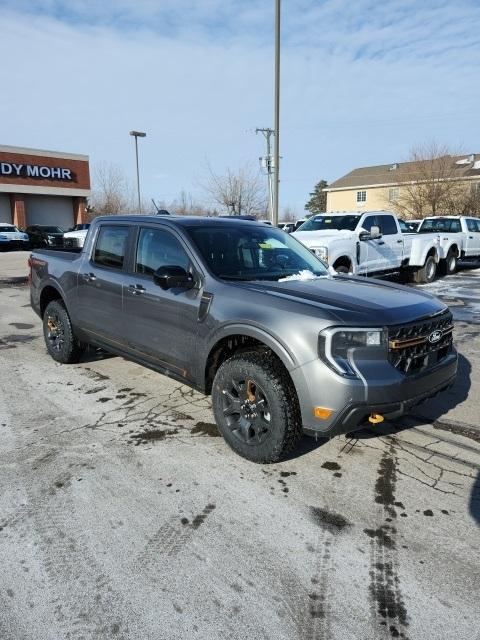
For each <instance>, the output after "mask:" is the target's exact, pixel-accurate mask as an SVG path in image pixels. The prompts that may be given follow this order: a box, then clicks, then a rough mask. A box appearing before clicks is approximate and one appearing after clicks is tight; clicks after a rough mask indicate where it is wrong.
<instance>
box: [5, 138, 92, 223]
mask: <svg viewBox="0 0 480 640" xmlns="http://www.w3.org/2000/svg"><path fill="white" fill-rule="evenodd" d="M90 193H91V192H90V169H89V162H88V156H84V155H78V154H74V153H61V152H56V151H43V150H40V149H25V148H21V147H8V146H2V145H0V223H2V222H10V223H13V224H15V225H16V226H17V227H20V228H22V229H24V228H25V227H28V226H30V225H34V224H48V225H57V226H59V227H62V228H63V229H68V228H70V227H72V226H73V225H74V224H79V223H81V222H87V221H88V219H87V198H88V197H89V196H90Z"/></svg>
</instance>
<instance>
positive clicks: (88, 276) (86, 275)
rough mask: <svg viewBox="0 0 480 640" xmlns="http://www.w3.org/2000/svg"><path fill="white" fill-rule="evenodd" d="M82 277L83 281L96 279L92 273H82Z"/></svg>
mask: <svg viewBox="0 0 480 640" xmlns="http://www.w3.org/2000/svg"><path fill="white" fill-rule="evenodd" d="M82 278H83V279H84V280H85V282H93V281H94V280H96V279H97V276H96V275H95V274H94V273H82Z"/></svg>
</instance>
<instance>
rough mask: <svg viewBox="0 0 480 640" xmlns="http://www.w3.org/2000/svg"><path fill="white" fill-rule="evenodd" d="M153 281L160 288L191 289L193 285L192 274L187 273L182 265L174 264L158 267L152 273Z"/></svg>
mask: <svg viewBox="0 0 480 640" xmlns="http://www.w3.org/2000/svg"><path fill="white" fill-rule="evenodd" d="M153 281H154V283H155V284H156V285H158V286H159V287H160V288H161V289H163V290H167V289H175V288H178V289H191V288H192V287H193V284H194V283H193V276H192V274H191V273H187V271H185V269H183V267H178V266H176V265H165V266H164V267H159V268H158V269H157V270H156V271H155V273H154V274H153Z"/></svg>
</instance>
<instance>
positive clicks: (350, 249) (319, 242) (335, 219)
mask: <svg viewBox="0 0 480 640" xmlns="http://www.w3.org/2000/svg"><path fill="white" fill-rule="evenodd" d="M293 235H294V236H295V238H297V240H300V242H302V243H303V244H304V245H305V246H306V247H308V248H309V249H310V250H311V251H313V252H314V253H315V254H316V255H317V256H318V257H319V258H320V259H321V260H323V261H324V262H327V263H328V264H329V265H330V266H332V267H333V268H334V269H335V270H336V271H339V272H344V273H355V274H358V275H383V274H387V273H393V272H398V271H401V272H404V273H405V274H407V275H411V276H413V279H414V280H415V281H416V282H431V281H432V280H433V279H434V278H435V274H436V271H437V265H438V262H439V260H440V253H439V250H438V244H439V237H438V234H437V233H431V234H422V235H419V234H417V233H411V232H410V231H409V229H408V227H407V225H406V224H405V223H404V222H403V221H402V220H399V219H398V218H397V216H396V215H395V214H393V213H391V212H389V211H368V212H365V213H361V212H358V211H353V212H345V213H332V214H330V213H329V214H320V215H317V216H314V217H313V218H310V220H307V222H305V223H304V224H303V225H302V226H301V227H300V228H299V230H298V231H296V232H295V233H294V234H293Z"/></svg>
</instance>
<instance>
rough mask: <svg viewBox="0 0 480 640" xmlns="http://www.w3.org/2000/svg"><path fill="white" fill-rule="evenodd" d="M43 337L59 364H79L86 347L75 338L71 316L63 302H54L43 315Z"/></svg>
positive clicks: (48, 349) (49, 351) (50, 352)
mask: <svg viewBox="0 0 480 640" xmlns="http://www.w3.org/2000/svg"><path fill="white" fill-rule="evenodd" d="M43 336H44V338H45V345H46V347H47V351H48V353H49V354H50V355H51V356H52V358H53V359H54V360H56V361H57V362H61V363H62V364H72V363H74V362H78V360H79V359H80V356H81V355H82V352H83V351H84V346H83V345H82V344H81V343H80V342H79V341H78V340H77V339H76V338H75V335H74V333H73V328H72V323H71V321H70V316H69V315H68V312H67V310H66V309H65V306H64V304H63V302H61V300H52V302H49V303H48V305H47V308H46V309H45V313H44V314H43Z"/></svg>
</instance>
